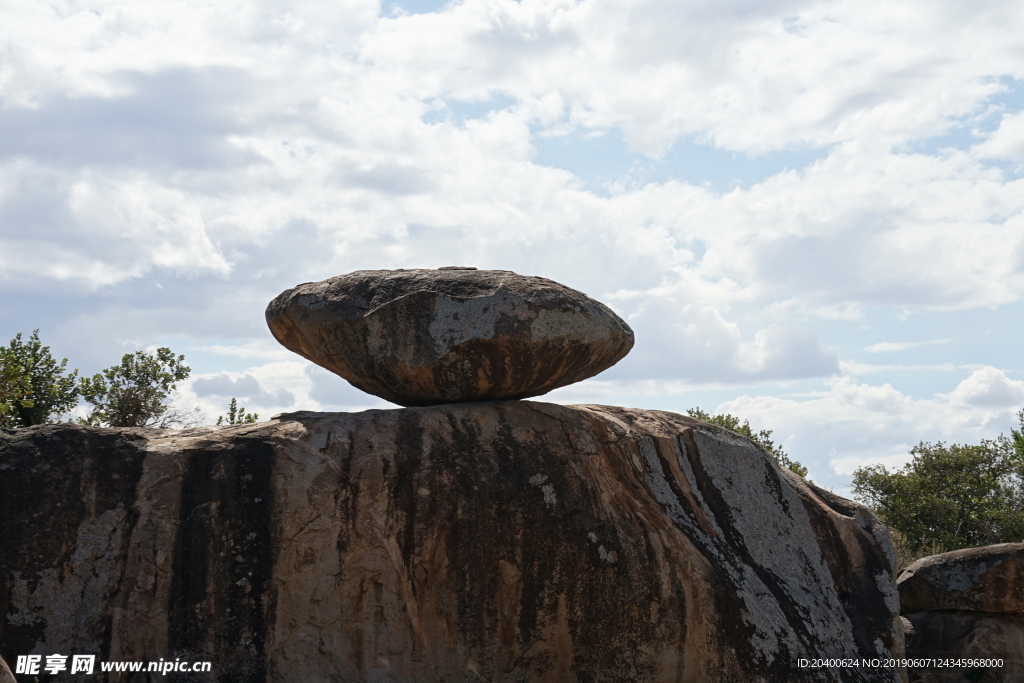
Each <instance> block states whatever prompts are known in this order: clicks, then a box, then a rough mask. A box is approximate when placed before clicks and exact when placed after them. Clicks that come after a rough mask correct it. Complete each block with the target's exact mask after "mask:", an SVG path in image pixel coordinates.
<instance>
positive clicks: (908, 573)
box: [898, 543, 1024, 616]
mask: <svg viewBox="0 0 1024 683" xmlns="http://www.w3.org/2000/svg"><path fill="white" fill-rule="evenodd" d="M898 585H899V590H900V605H901V609H902V612H903V613H904V614H907V613H911V612H932V611H936V610H961V611H970V612H988V613H992V614H1013V615H1017V616H1024V543H999V544H997V545H987V546H982V547H980V548H964V549H963V550H954V551H953V552H949V553H941V554H939V555H932V556H930V557H923V558H921V559H920V560H918V561H917V562H914V563H913V564H912V565H910V566H909V567H907V568H906V569H905V570H903V572H901V573H900V576H899V580H898Z"/></svg>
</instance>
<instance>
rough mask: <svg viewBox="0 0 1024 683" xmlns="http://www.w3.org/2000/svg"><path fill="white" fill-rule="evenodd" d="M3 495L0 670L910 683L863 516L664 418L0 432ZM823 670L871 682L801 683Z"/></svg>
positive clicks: (285, 420) (477, 410)
mask: <svg viewBox="0 0 1024 683" xmlns="http://www.w3.org/2000/svg"><path fill="white" fill-rule="evenodd" d="M0 475H2V476H0V494H2V495H0V520H3V532H4V533H2V534H0V615H4V616H3V618H0V653H2V656H3V657H4V659H6V660H7V662H8V663H16V662H17V658H18V655H25V654H41V655H44V656H46V655H50V654H53V653H61V654H64V655H70V654H91V653H95V654H96V655H98V656H97V663H96V671H97V672H99V670H100V663H101V662H104V661H153V662H156V661H157V660H158V659H161V658H162V659H163V660H164V661H175V660H176V659H179V658H180V659H181V660H182V661H208V662H212V664H213V670H212V671H211V672H209V673H191V674H177V675H175V674H173V673H172V674H171V675H170V676H168V677H167V678H164V677H162V676H154V675H153V674H147V673H146V672H139V673H131V672H126V673H124V675H123V676H118V677H115V675H113V674H111V676H110V678H107V677H106V676H103V675H99V674H98V675H97V676H96V677H95V678H93V677H83V678H81V679H78V678H76V677H71V678H67V677H57V678H56V679H55V680H59V681H66V680H83V681H89V682H92V681H96V682H97V683H99V682H100V681H107V682H109V681H113V680H116V681H118V682H119V683H153V681H165V680H166V681H169V682H171V683H177V682H178V681H185V680H187V681H193V682H195V683H206V682H209V683H213V682H214V681H245V682H249V681H260V682H263V683H309V682H322V681H339V682H340V681H351V682H354V681H360V682H367V683H411V682H417V683H439V682H441V681H445V682H446V683H481V682H482V681H487V682H489V683H516V682H518V683H523V682H525V681H530V682H533V683H571V682H573V681H576V682H578V683H597V682H604V683H611V682H620V681H621V682H629V683H667V682H669V681H673V682H695V681H700V682H707V683H780V682H785V683H823V682H825V681H828V682H829V683H883V682H884V683H898V682H899V681H900V679H901V677H900V675H899V672H898V671H896V670H893V669H887V668H884V667H885V663H886V662H889V661H890V660H892V659H893V658H901V657H902V656H903V635H902V625H901V623H900V621H899V617H898V614H897V612H898V609H899V602H898V600H897V595H896V586H895V581H894V580H895V576H894V572H895V554H894V552H893V550H892V546H891V543H890V542H889V540H888V532H887V531H886V529H885V528H884V527H883V526H882V525H881V523H880V522H879V521H878V519H877V518H875V516H874V515H872V514H871V512H870V511H868V510H867V509H866V508H864V507H862V506H860V505H858V504H856V503H853V502H851V501H848V500H844V499H842V498H840V497H839V496H836V495H834V494H831V493H829V492H828V491H823V490H822V489H819V488H817V487H815V486H814V485H813V484H810V483H808V482H805V481H804V480H802V479H800V478H799V477H798V476H797V475H795V474H793V473H791V472H788V471H785V470H782V469H780V468H779V466H778V464H776V462H775V461H774V460H773V459H772V458H771V456H769V455H768V454H767V453H766V452H765V451H764V450H762V449H760V448H758V447H757V446H755V445H754V444H753V443H751V442H750V441H748V440H746V439H744V438H742V437H740V436H737V435H736V434H733V433H731V432H728V431H726V430H724V429H721V428H719V427H715V426H713V425H709V424H704V423H701V422H698V421H697V420H694V419H692V418H688V417H685V416H682V415H674V414H672V413H665V412H660V411H655V410H627V409H623V408H615V407H609V406H575V407H573V406H558V405H552V404H546V403H537V402H534V401H489V402H481V403H458V404H447V405H441V406H431V407H425V408H403V409H399V410H368V411H364V412H361V413H308V412H302V413H293V414H290V415H283V416H281V417H280V418H278V419H275V420H271V421H270V422H260V423H257V424H242V425H234V426H230V427H208V428H201V429H194V430H157V429H106V428H102V427H89V426H83V425H70V424H62V425H40V426H37V427H27V428H24V429H18V430H0ZM816 658H843V659H858V660H862V659H865V658H867V659H879V660H880V661H881V662H883V664H882V666H878V667H868V666H864V667H859V668H856V667H842V668H833V669H831V670H823V669H816V668H813V667H808V666H801V665H800V661H801V659H816ZM69 661H70V660H69ZM44 662H45V660H44ZM22 680H23V682H24V681H25V680H28V679H27V678H26V679H22ZM1019 680H1020V679H1019V678H1018V679H1016V681H1019Z"/></svg>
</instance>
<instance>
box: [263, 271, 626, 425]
mask: <svg viewBox="0 0 1024 683" xmlns="http://www.w3.org/2000/svg"><path fill="white" fill-rule="evenodd" d="M267 324H268V325H269V326H270V330H271V332H272V333H273V335H274V337H275V338H276V339H277V340H278V341H279V342H281V343H282V344H283V345H284V346H285V347H287V348H288V349H290V350H291V351H294V352H295V353H297V354H299V355H300V356H302V357H304V358H307V359H309V360H311V361H313V362H314V363H316V364H317V365H320V366H322V367H324V368H327V369H328V370H330V371H332V372H334V373H337V374H338V375H340V376H341V377H343V378H345V379H346V380H348V381H349V382H350V383H351V384H352V385H353V386H355V387H357V388H359V389H362V390H363V391H365V392H367V393H370V394H374V395H375V396H380V397H381V398H384V399H386V400H388V401H391V402H393V403H397V404H399V405H404V406H425V405H434V404H440V403H456V402H462V401H486V400H495V399H517V398H527V397H530V396H539V395H541V394H545V393H547V392H549V391H551V390H552V389H556V388H558V387H563V386H566V385H567V384H572V383H573V382H579V381H580V380H583V379H586V378H588V377H591V376H593V375H596V374H597V373H599V372H601V371H602V370H605V369H607V368H609V367H611V366H612V365H614V364H615V363H616V362H618V361H619V360H620V359H622V358H623V357H624V356H625V355H626V354H627V353H629V350H630V349H631V348H632V347H633V332H632V330H630V329H629V326H627V325H626V323H625V322H623V320H622V319H621V318H619V317H618V316H617V315H615V313H613V312H612V311H611V310H610V309H609V308H608V307H607V306H605V305H603V304H601V303H599V302H597V301H594V300H593V299H591V298H589V297H587V296H586V295H585V294H582V293H581V292H577V291H576V290H574V289H569V288H568V287H565V286H563V285H560V284H558V283H557V282H552V281H551V280H546V279H544V278H540V277H528V276H523V275H517V274H516V273H513V272H511V271H507V270H476V269H475V268H458V267H453V268H442V269H439V270H360V271H356V272H354V273H349V274H347V275H341V276H338V277H333V278H330V279H328V280H324V281H322V282H311V283H306V284H302V285H299V286H297V287H294V288H292V289H289V290H287V291H286V292H283V293H282V294H281V295H279V296H278V297H277V298H275V299H274V300H273V301H271V302H270V305H269V306H268V307H267Z"/></svg>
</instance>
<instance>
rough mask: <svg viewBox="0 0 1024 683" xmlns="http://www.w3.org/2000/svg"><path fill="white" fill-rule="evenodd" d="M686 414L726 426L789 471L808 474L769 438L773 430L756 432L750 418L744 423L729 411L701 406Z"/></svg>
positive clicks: (803, 475)
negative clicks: (712, 410)
mask: <svg viewBox="0 0 1024 683" xmlns="http://www.w3.org/2000/svg"><path fill="white" fill-rule="evenodd" d="M686 414H687V415H689V416H690V417H694V418H697V419H698V420H703V421H704V422H710V423H711V424H713V425H718V426H719V427H725V428H726V429H728V430H729V431H731V432H735V433H736V434H740V435H741V436H745V437H747V438H748V439H750V440H751V441H753V442H754V443H756V444H757V445H758V446H760V447H761V448H763V449H765V450H766V451H768V455H770V456H772V457H773V458H775V460H776V461H777V462H778V463H779V464H780V465H782V466H783V467H785V468H786V469H788V470H789V471H791V472H793V473H794V474H799V475H800V476H801V477H806V476H807V468H806V467H804V466H803V465H801V464H800V463H799V462H797V461H796V460H792V459H790V457H789V456H788V455H786V452H785V451H784V450H782V447H781V446H776V445H775V442H774V441H772V440H771V439H770V438H769V437H771V435H772V430H770V429H762V430H761V431H759V432H756V433H755V432H754V430H752V429H751V428H750V421H749V420H744V421H743V424H740V419H739V418H738V417H735V416H733V415H729V414H728V413H726V414H724V415H711V414H709V413H707V412H705V411H703V410H701V409H700V408H690V409H689V410H687V411H686Z"/></svg>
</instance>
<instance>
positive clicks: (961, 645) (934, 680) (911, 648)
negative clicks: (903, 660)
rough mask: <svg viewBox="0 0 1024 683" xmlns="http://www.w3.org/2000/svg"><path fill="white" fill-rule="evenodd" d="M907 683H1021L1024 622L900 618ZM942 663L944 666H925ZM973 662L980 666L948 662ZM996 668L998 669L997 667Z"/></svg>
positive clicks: (994, 617) (939, 615)
mask: <svg viewBox="0 0 1024 683" xmlns="http://www.w3.org/2000/svg"><path fill="white" fill-rule="evenodd" d="M902 619H903V631H904V635H905V637H906V647H907V659H909V660H917V661H918V662H919V663H922V664H924V666H919V667H910V668H908V669H907V673H908V679H909V683H979V681H984V682H985V683H1021V681H1024V617H1015V616H1004V615H1000V614H981V613H978V612H917V613H914V614H907V615H904V616H903V617H902ZM933 660H946V662H947V665H945V666H928V664H930V663H932V661H933ZM964 660H975V663H976V664H978V666H953V665H948V662H950V661H953V662H956V661H959V662H963V661H964ZM996 664H998V665H996Z"/></svg>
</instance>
